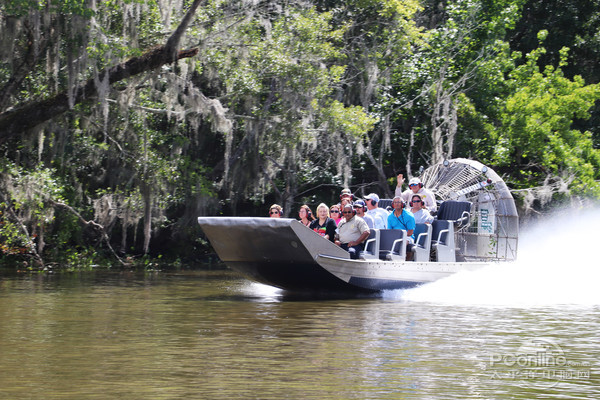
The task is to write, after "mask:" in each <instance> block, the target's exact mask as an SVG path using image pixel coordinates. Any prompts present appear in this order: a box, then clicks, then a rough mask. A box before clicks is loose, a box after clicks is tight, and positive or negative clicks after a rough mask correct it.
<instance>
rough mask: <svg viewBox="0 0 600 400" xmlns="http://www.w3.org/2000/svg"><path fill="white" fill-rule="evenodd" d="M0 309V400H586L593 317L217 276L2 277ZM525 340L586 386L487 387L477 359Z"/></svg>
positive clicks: (505, 382)
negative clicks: (329, 293) (551, 351)
mask: <svg viewBox="0 0 600 400" xmlns="http://www.w3.org/2000/svg"><path fill="white" fill-rule="evenodd" d="M0 304H1V309H0V321H1V322H0V363H1V366H2V368H1V369H0V397H2V398H44V399H48V398H50V399H52V398H60V399H71V398H72V399H83V398H139V399H142V398H144V399H146V398H153V399H161V398H165V399H166V398H168V399H173V398H210V399H216V398H223V399H225V398H227V399H230V398H261V399H265V398H271V399H280V398H298V399H307V398H319V399H342V398H343V399H365V398H369V399H387V398H389V399H398V398H409V399H410V398H414V399H422V398H428V399H449V398H460V399H464V398H474V399H477V398H481V399H484V398H523V399H525V398H527V399H529V398H534V397H538V395H539V394H540V393H542V391H543V393H544V396H545V397H546V398H560V397H564V395H565V393H575V392H577V393H579V394H580V395H581V396H582V397H588V398H598V395H599V394H600V393H598V388H597V385H594V382H595V380H594V379H595V378H594V376H597V373H598V370H597V362H598V360H597V355H598V354H600V351H599V350H600V349H599V348H598V346H599V345H598V343H599V342H598V340H597V339H598V336H597V332H599V331H600V330H599V328H600V326H599V325H600V324H599V322H598V321H600V318H599V317H600V315H599V313H600V311H599V309H598V308H597V307H587V308H586V307H583V308H580V309H578V310H577V312H573V311H572V310H561V309H559V308H556V307H548V308H543V307H538V308H534V309H529V308H502V307H488V308H482V307H472V306H469V305H446V304H443V303H431V302H427V301H410V300H407V299H405V298H403V297H402V296H397V297H373V296H371V297H365V298H350V299H348V298H346V299H336V298H330V299H314V298H313V299H311V298H298V297H293V296H292V297H289V295H287V294H286V293H283V292H282V291H280V290H278V289H273V288H271V287H268V286H263V285H259V284H253V283H249V282H248V281H246V280H244V279H241V278H240V277H239V276H238V275H236V274H235V273H233V272H230V271H228V270H217V271H196V272H182V273H154V274H146V275H138V274H126V273H118V274H113V273H109V274H105V273H90V274H73V275H61V276H36V277H24V278H14V277H12V278H8V279H7V278H5V279H3V280H2V281H0ZM531 337H544V338H547V337H549V338H552V340H554V341H556V342H557V343H559V344H560V346H562V348H563V349H564V351H565V354H566V355H567V357H568V359H569V360H572V361H577V362H580V363H584V362H585V363H588V364H589V365H592V366H593V367H588V370H589V369H592V370H593V371H592V375H591V377H589V378H586V377H585V376H583V377H581V378H579V379H569V380H563V381H561V382H558V384H557V385H556V386H554V387H552V388H549V387H548V385H545V386H544V385H542V384H543V383H545V381H544V380H542V379H538V380H537V381H533V383H534V384H532V385H525V384H524V383H523V381H522V379H513V378H511V377H510V376H509V375H506V374H505V372H511V371H508V369H509V368H508V367H507V366H503V367H506V368H504V369H502V370H498V371H496V372H501V373H502V374H503V375H501V376H498V377H494V376H493V372H494V371H491V370H490V369H493V368H492V367H495V366H492V365H490V357H493V356H495V355H497V354H508V355H510V354H512V353H514V352H515V351H516V350H517V349H518V348H519V347H520V346H521V345H522V343H523V341H524V340H527V339H528V338H531ZM590 363H591V364H590ZM580 370H585V368H583V367H582V368H580ZM595 374H596V375H595ZM535 384H538V386H539V387H536V385H535Z"/></svg>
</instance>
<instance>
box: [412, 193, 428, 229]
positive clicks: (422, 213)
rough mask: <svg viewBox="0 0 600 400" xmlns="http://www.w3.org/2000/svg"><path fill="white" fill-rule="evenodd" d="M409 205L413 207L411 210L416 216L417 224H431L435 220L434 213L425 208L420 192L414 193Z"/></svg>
mask: <svg viewBox="0 0 600 400" xmlns="http://www.w3.org/2000/svg"><path fill="white" fill-rule="evenodd" d="M409 205H410V207H411V208H410V212H412V214H413V216H414V217H415V222H416V223H417V224H430V223H432V222H433V215H431V214H430V213H429V211H428V210H427V209H426V208H425V206H424V204H423V198H422V197H421V195H420V194H413V195H412V198H411V200H410V203H409Z"/></svg>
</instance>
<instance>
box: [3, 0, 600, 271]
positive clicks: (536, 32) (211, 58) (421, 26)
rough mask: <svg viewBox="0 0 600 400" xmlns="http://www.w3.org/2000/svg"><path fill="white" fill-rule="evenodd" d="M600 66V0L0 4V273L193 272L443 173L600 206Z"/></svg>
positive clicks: (541, 202)
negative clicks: (216, 256) (466, 166)
mask: <svg viewBox="0 0 600 400" xmlns="http://www.w3.org/2000/svg"><path fill="white" fill-rule="evenodd" d="M599 55H600V0H554V1H549V0H528V1H525V0H459V1H432V0H421V1H419V0H345V1H344V0H342V1H301V0H299V1H293V0H291V1H260V0H257V1H244V0H240V1H230V0H213V1H208V0H207V1H200V0H195V1H185V0H172V1H169V0H163V1H154V0H105V1H98V0H42V1H32V0H3V2H2V3H0V154H1V156H0V257H1V261H0V263H6V264H8V263H12V264H14V263H15V262H18V263H21V264H22V263H24V265H25V266H26V267H28V268H42V267H43V266H44V265H46V266H47V265H52V264H61V265H68V266H86V265H91V264H98V263H99V264H104V265H108V264H112V265H117V264H119V263H121V264H127V263H130V262H131V261H132V260H137V261H143V262H148V260H150V259H156V258H161V257H162V258H164V259H166V260H170V261H173V260H178V261H185V262H188V261H194V260H198V259H199V258H201V257H202V255H203V254H205V253H206V252H207V251H210V249H209V247H208V246H207V244H206V242H205V241H204V240H203V239H202V235H201V232H200V229H199V227H198V226H197V223H196V218H197V217H198V216H200V215H265V216H266V213H267V210H268V207H269V205H270V204H272V203H278V204H281V205H282V206H283V208H284V213H285V214H286V215H287V216H291V217H296V215H297V214H296V213H297V209H298V208H299V206H300V205H301V204H305V203H306V204H309V205H312V206H315V205H316V204H318V203H320V202H325V203H327V204H332V203H333V202H334V201H337V200H338V194H339V192H340V189H341V188H342V187H350V188H351V189H352V191H353V192H354V193H356V194H357V195H364V194H366V193H369V192H373V191H374V192H377V193H379V194H380V196H382V197H389V196H391V194H392V190H393V187H394V186H395V176H396V174H397V173H398V172H402V173H404V174H405V175H406V176H418V175H419V173H420V171H421V170H422V168H426V167H428V166H430V165H432V164H435V163H438V162H440V161H442V160H443V159H445V158H453V157H467V158H473V159H477V160H479V161H481V162H483V163H484V164H488V165H490V166H491V167H493V168H494V169H495V170H496V171H497V172H499V173H500V174H501V175H502V176H503V177H504V179H505V181H506V182H507V183H508V185H509V187H511V188H513V190H514V195H515V197H516V198H517V200H518V201H519V204H520V207H521V210H522V215H527V214H528V213H532V212H539V211H540V210H544V207H547V206H548V204H553V202H558V201H571V202H573V201H580V200H581V199H588V198H591V199H595V198H598V197H600V185H599V181H598V180H599V175H600V172H599V171H600V169H599V167H600V150H598V148H599V145H600V124H599V122H600V103H599V102H598V99H599V98H600V86H599V84H598V82H600V62H599V61H600V58H599ZM21 264H19V265H21Z"/></svg>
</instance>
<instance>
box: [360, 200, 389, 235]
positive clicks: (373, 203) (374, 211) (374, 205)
mask: <svg viewBox="0 0 600 400" xmlns="http://www.w3.org/2000/svg"><path fill="white" fill-rule="evenodd" d="M365 200H366V204H367V208H368V211H367V215H370V216H371V217H373V221H374V226H375V229H387V218H388V215H389V213H388V212H387V211H386V210H384V209H383V208H379V196H378V195H377V194H376V193H369V194H368V195H366V196H365Z"/></svg>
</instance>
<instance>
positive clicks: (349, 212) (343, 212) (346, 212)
mask: <svg viewBox="0 0 600 400" xmlns="http://www.w3.org/2000/svg"><path fill="white" fill-rule="evenodd" d="M342 214H352V211H342Z"/></svg>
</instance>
